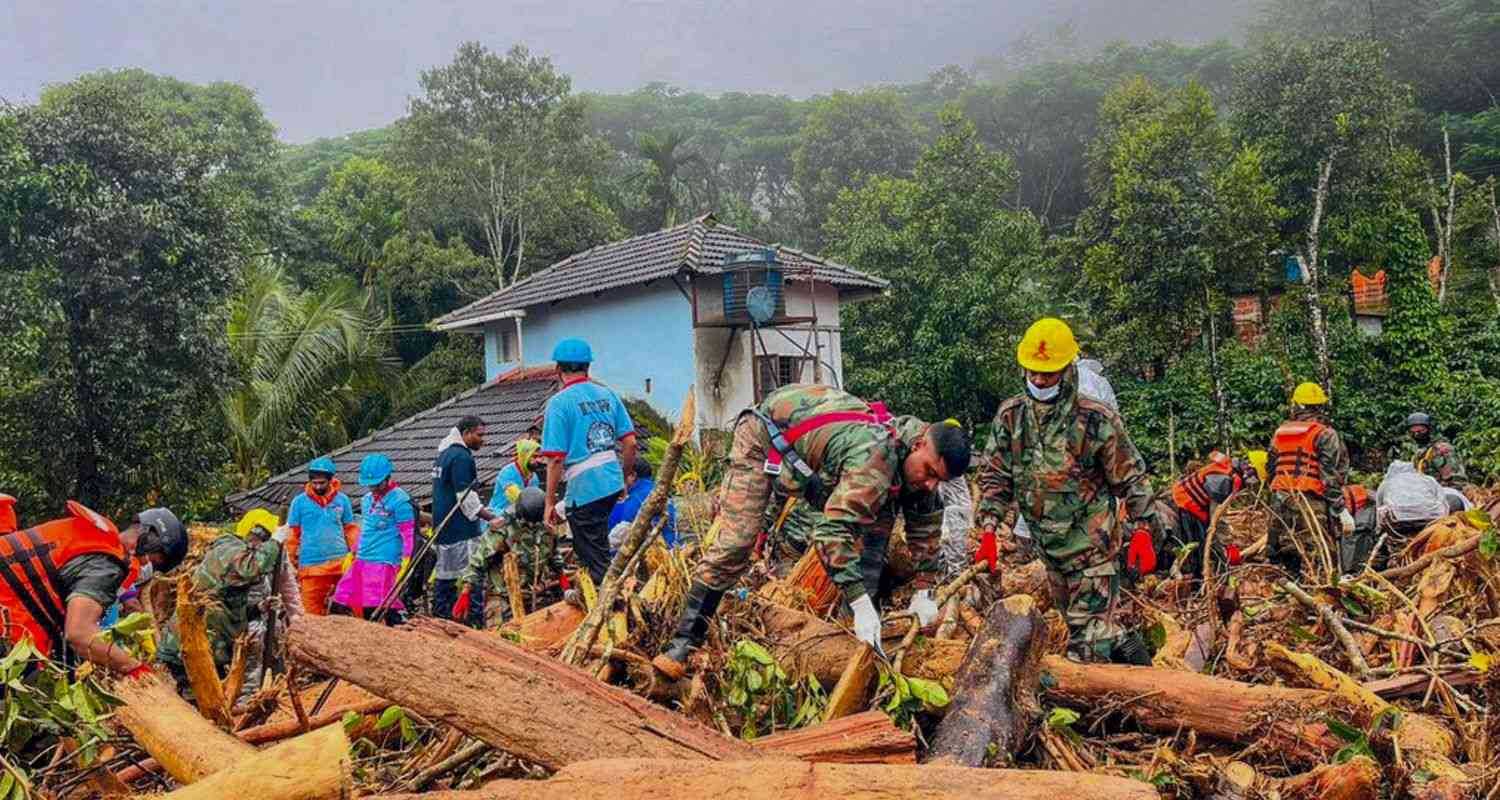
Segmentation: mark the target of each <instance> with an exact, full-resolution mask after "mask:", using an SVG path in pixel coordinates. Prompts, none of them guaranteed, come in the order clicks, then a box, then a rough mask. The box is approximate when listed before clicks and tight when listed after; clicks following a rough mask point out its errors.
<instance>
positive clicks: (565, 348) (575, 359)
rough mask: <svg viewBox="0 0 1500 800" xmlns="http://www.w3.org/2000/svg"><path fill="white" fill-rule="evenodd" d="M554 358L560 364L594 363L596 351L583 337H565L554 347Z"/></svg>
mask: <svg viewBox="0 0 1500 800" xmlns="http://www.w3.org/2000/svg"><path fill="white" fill-rule="evenodd" d="M552 360H553V361H556V362H557V363H559V364H561V363H565V362H566V363H569V364H592V363H594V351H593V350H592V349H590V348H589V343H588V342H585V341H584V340H582V339H564V340H562V341H560V342H558V343H557V346H556V347H554V348H552Z"/></svg>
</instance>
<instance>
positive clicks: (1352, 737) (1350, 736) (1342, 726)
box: [1323, 717, 1365, 742]
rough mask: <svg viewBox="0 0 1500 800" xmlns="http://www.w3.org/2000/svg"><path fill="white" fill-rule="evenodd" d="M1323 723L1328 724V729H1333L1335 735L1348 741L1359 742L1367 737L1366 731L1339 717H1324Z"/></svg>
mask: <svg viewBox="0 0 1500 800" xmlns="http://www.w3.org/2000/svg"><path fill="white" fill-rule="evenodd" d="M1323 723H1324V724H1325V725H1327V726H1328V730H1330V731H1332V732H1333V735H1334V736H1337V737H1339V738H1340V739H1343V740H1344V741H1346V742H1357V741H1359V740H1361V739H1363V738H1365V733H1364V731H1362V730H1360V729H1358V728H1356V727H1354V726H1352V725H1350V724H1349V723H1347V722H1344V721H1343V720H1341V719H1337V718H1335V717H1324V718H1323Z"/></svg>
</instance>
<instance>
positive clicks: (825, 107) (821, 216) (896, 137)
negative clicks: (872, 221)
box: [792, 90, 921, 249]
mask: <svg viewBox="0 0 1500 800" xmlns="http://www.w3.org/2000/svg"><path fill="white" fill-rule="evenodd" d="M920 152H921V143H920V136H919V132H918V129H917V126H916V123H915V122H913V121H912V119H911V118H910V117H909V116H908V115H907V113H906V110H905V109H904V108H903V107H902V102H901V98H900V96H899V95H897V94H896V93H895V92H893V91H889V90H870V91H866V92H861V93H859V94H850V93H848V92H834V93H833V96H832V97H829V98H827V99H825V100H823V101H822V102H820V103H819V104H818V105H817V106H816V107H815V108H814V109H813V111H812V113H811V114H809V115H808V117H807V122H805V123H804V124H803V125H802V130H801V131H799V132H798V134H797V149H796V151H795V152H794V153H793V154H792V180H793V183H794V184H795V185H796V188H797V193H798V194H799V195H800V196H801V198H802V204H803V219H804V224H805V225H806V226H807V227H806V230H807V233H806V234H805V235H804V236H803V237H802V244H803V245H804V246H806V247H808V248H811V249H817V248H818V246H819V245H820V244H821V242H822V239H821V229H822V227H823V222H824V221H825V220H826V219H828V210H829V207H830V206H831V205H832V204H833V201H834V200H835V198H837V197H838V195H839V192H841V191H843V190H844V189H857V188H859V186H860V185H861V184H863V183H864V182H865V180H866V179H868V178H870V177H872V176H876V175H891V176H896V177H905V176H907V175H910V174H911V168H912V165H913V164H914V163H916V159H917V156H918V154H919V153H920Z"/></svg>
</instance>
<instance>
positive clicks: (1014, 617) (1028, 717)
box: [927, 594, 1045, 767]
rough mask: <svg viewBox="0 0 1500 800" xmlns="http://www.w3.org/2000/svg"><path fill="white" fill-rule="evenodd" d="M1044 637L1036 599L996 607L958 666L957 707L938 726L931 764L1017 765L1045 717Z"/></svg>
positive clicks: (930, 751)
mask: <svg viewBox="0 0 1500 800" xmlns="http://www.w3.org/2000/svg"><path fill="white" fill-rule="evenodd" d="M1044 638H1045V637H1044V635H1043V623H1042V617H1041V615H1040V614H1038V613H1037V611H1036V603H1035V601H1033V600H1032V599H1031V596H1030V595H1025V594H1018V595H1012V596H1010V597H1007V598H1005V600H1003V601H1001V602H999V603H995V604H994V605H993V606H991V608H990V613H989V614H988V615H987V616H986V617H985V620H984V627H982V628H980V629H979V631H978V632H977V633H976V634H975V635H974V643H973V645H971V646H970V647H969V652H968V655H966V656H964V660H963V664H962V665H961V666H960V667H959V668H958V675H957V676H956V677H955V679H954V687H953V703H952V705H951V706H950V707H949V709H948V713H947V715H945V716H944V717H943V721H942V722H940V723H938V727H937V733H936V734H935V735H934V736H933V738H932V744H931V747H930V748H929V749H928V751H927V757H928V760H929V761H934V762H938V763H942V764H952V765H955V766H964V767H981V766H984V765H985V762H986V761H990V760H993V761H994V763H997V764H1010V763H1013V762H1014V759H1015V754H1016V751H1017V750H1019V749H1020V747H1021V744H1022V742H1024V741H1025V740H1026V734H1027V732H1028V731H1029V730H1030V729H1031V726H1032V725H1034V724H1035V723H1036V719H1037V717H1038V716H1039V715H1040V714H1041V706H1040V705H1039V704H1038V703H1037V699H1036V696H1035V687H1036V686H1037V678H1038V674H1037V673H1038V664H1039V663H1040V661H1041V657H1042V651H1043V648H1042V647H1041V644H1042V642H1043V639H1044ZM992 746H993V747H994V750H993V751H991V749H990V748H991V747H992ZM991 752H993V753H994V756H993V759H992V758H991V756H990V753H991Z"/></svg>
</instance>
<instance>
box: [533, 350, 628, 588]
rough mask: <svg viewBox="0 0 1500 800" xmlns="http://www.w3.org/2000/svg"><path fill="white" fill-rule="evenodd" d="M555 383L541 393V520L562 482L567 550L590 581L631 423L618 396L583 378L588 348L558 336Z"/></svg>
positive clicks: (556, 519) (555, 518) (602, 558)
mask: <svg viewBox="0 0 1500 800" xmlns="http://www.w3.org/2000/svg"><path fill="white" fill-rule="evenodd" d="M552 360H553V361H556V362H557V371H558V376H559V378H561V380H562V390H561V391H559V392H558V393H557V394H555V395H553V396H552V399H551V400H548V401H547V410H546V412H545V413H544V414H543V422H542V450H541V453H540V454H541V455H542V456H545V457H546V458H547V524H549V525H557V524H559V523H561V521H562V520H561V518H560V515H559V514H558V511H557V487H558V485H559V484H561V483H563V482H564V481H566V482H567V484H568V488H567V497H566V498H565V499H564V506H565V507H566V508H567V518H568V529H569V530H570V531H572V533H573V552H575V553H577V554H578V561H579V563H580V564H581V565H582V566H583V568H584V569H587V570H588V572H589V577H591V578H593V579H594V582H595V583H599V582H600V581H602V580H604V572H605V570H607V569H609V514H610V512H611V511H613V510H614V507H615V500H617V499H618V498H619V497H620V495H621V494H622V493H623V492H624V491H625V473H626V472H628V471H634V469H635V447H636V442H635V425H634V424H633V423H632V422H631V421H630V414H629V413H627V412H626V411H625V404H624V403H622V402H620V396H619V395H617V394H615V393H614V392H613V391H611V390H610V389H609V388H607V387H605V386H602V385H600V384H597V383H594V382H592V381H590V380H589V365H590V364H592V363H593V361H594V353H593V350H592V349H591V348H590V347H589V344H588V342H585V341H584V340H582V339H564V340H562V341H561V342H558V343H557V347H556V348H554V349H553V351H552Z"/></svg>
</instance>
